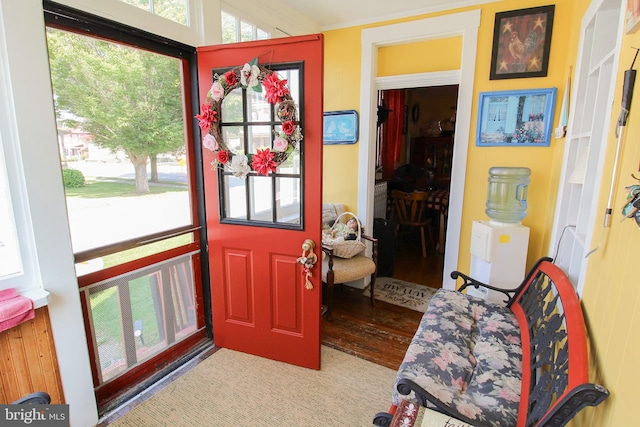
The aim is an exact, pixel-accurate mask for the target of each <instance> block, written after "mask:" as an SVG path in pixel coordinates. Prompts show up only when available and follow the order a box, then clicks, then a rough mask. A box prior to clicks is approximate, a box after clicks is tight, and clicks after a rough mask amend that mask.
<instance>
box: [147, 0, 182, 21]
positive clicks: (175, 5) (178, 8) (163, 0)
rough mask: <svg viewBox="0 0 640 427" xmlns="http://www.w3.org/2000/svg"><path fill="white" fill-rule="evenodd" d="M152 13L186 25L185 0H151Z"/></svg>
mask: <svg viewBox="0 0 640 427" xmlns="http://www.w3.org/2000/svg"><path fill="white" fill-rule="evenodd" d="M153 13H155V14H156V15H158V16H162V17H163V18H167V19H170V20H172V21H174V22H177V23H178V24H182V25H187V24H188V22H187V0H153Z"/></svg>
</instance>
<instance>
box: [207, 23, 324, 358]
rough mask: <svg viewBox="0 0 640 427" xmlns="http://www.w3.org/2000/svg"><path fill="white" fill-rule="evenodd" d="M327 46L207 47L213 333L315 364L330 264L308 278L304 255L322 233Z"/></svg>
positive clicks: (220, 339)
mask: <svg viewBox="0 0 640 427" xmlns="http://www.w3.org/2000/svg"><path fill="white" fill-rule="evenodd" d="M322 52H323V38H322V35H310V36H301V37H290V38H283V39H274V40H265V41H258V42H247V43H237V44H231V45H222V46H211V47H203V48H199V49H198V78H199V87H200V100H201V103H204V104H207V107H203V108H202V109H201V114H200V115H199V119H200V125H201V128H202V130H203V132H202V135H203V137H204V138H203V145H204V147H203V151H204V156H203V158H204V162H205V167H204V169H205V176H204V183H205V199H206V213H207V234H208V243H209V265H210V270H211V274H210V276H211V298H212V310H213V335H214V337H213V338H214V343H215V344H216V345H217V346H219V347H225V348H230V349H233V350H238V351H242V352H245V353H250V354H255V355H258V356H262V357H266V358H269V359H274V360H279V361H283V362H287V363H291V364H295V365H299V366H304V367H309V368H313V369H319V368H320V307H321V295H322V283H321V280H320V268H321V262H318V263H317V264H316V265H315V266H314V267H312V268H311V269H310V273H311V274H310V276H308V278H309V281H308V282H307V280H306V279H307V274H306V272H305V268H304V266H303V265H301V264H300V263H299V262H298V261H299V258H300V257H301V256H302V255H303V249H302V245H303V243H304V242H305V240H307V239H311V240H312V241H313V242H315V243H316V244H320V239H321V203H322V120H323V108H322V106H323V99H322V96H323V53H322ZM245 64H246V65H245ZM253 77H258V80H255V78H253ZM238 80H240V81H238ZM285 80H286V82H285ZM261 83H262V84H261ZM230 89H233V90H231V91H230ZM207 135H208V136H207ZM313 253H314V254H315V256H317V257H319V256H320V255H321V251H320V249H319V247H318V246H316V247H315V249H314V250H313ZM306 257H307V258H309V259H311V258H312V257H313V256H312V255H311V254H307V255H306Z"/></svg>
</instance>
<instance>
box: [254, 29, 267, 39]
mask: <svg viewBox="0 0 640 427" xmlns="http://www.w3.org/2000/svg"><path fill="white" fill-rule="evenodd" d="M256 31H257V32H256V39H258V40H266V39H268V38H269V32H268V31H265V30H263V29H261V28H258V29H257V30H256Z"/></svg>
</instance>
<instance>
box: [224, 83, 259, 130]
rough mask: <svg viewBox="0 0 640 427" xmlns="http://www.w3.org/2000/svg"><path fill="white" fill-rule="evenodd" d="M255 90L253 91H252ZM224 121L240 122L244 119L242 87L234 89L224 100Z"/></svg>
mask: <svg viewBox="0 0 640 427" xmlns="http://www.w3.org/2000/svg"><path fill="white" fill-rule="evenodd" d="M252 92H253V91H252ZM221 109H222V111H221V114H222V121H223V122H224V123H228V122H234V123H240V122H243V121H244V117H243V116H242V88H237V89H234V90H233V91H232V92H230V93H229V94H228V95H227V96H225V97H224V99H223V100H222V105H221Z"/></svg>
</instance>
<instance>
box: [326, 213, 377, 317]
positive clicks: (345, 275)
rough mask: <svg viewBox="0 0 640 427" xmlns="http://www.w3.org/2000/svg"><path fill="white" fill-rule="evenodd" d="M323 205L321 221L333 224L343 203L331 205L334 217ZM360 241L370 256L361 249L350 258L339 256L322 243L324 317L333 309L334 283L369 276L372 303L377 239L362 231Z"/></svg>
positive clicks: (372, 300)
mask: <svg viewBox="0 0 640 427" xmlns="http://www.w3.org/2000/svg"><path fill="white" fill-rule="evenodd" d="M327 205H330V204H325V205H323V222H324V224H325V225H327V224H329V225H330V224H333V221H335V219H336V218H337V217H338V215H340V214H341V213H342V212H339V211H340V209H341V208H342V209H344V206H343V205H331V206H336V207H338V209H337V211H335V212H334V213H335V217H333V219H332V216H331V214H328V212H330V211H331V207H330V206H327ZM361 237H362V242H364V243H365V244H366V245H367V249H368V250H369V249H370V250H371V256H367V255H366V254H365V252H367V251H362V252H361V253H359V254H358V255H355V256H353V257H351V258H340V257H338V256H336V255H334V253H333V252H334V251H333V249H332V248H331V247H328V246H326V245H322V251H323V254H322V284H323V285H326V319H327V320H330V319H331V311H332V309H333V296H334V291H335V285H343V284H345V283H347V282H352V281H355V280H360V279H364V278H366V277H370V280H371V282H370V284H369V291H370V294H371V296H370V301H371V306H373V305H374V299H373V290H374V286H375V282H376V273H377V265H378V239H375V238H373V237H371V236H368V235H366V234H364V233H362V235H361Z"/></svg>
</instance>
